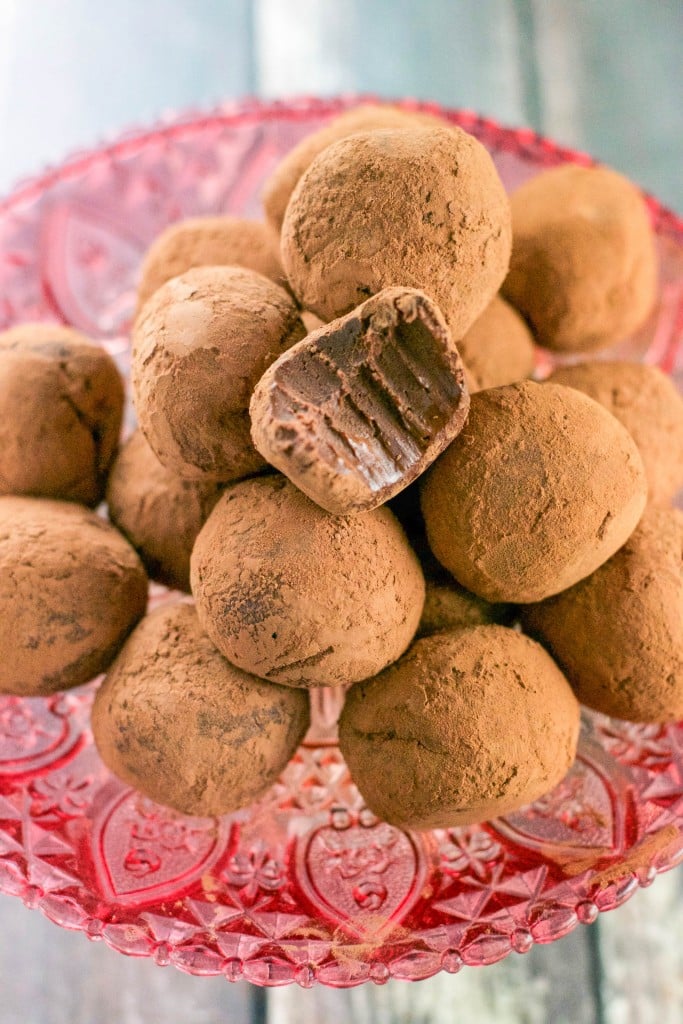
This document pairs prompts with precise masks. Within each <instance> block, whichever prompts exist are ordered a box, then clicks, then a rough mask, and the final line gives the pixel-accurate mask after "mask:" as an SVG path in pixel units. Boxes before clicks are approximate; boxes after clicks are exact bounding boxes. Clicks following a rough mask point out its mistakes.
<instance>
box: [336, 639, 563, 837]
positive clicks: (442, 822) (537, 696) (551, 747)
mask: <svg viewBox="0 0 683 1024" xmlns="http://www.w3.org/2000/svg"><path fill="white" fill-rule="evenodd" d="M578 735H579V704H578V701H577V700H576V697H575V696H574V694H573V693H572V691H571V688H570V686H569V684H568V683H567V681H566V679H565V678H564V676H563V675H562V673H561V672H560V670H559V668H558V667H557V666H556V665H555V663H554V662H553V660H552V659H551V658H550V656H549V655H548V654H546V652H545V651H544V650H543V648H542V647H541V646H540V644H536V643H534V642H533V641H532V640H530V639H529V638H528V637H525V636H522V634H520V633H517V632H515V631H514V630H512V629H506V628H505V627H504V626H477V627H475V628H473V629H465V630H460V631H458V632H455V633H438V634H436V635H435V636H430V637H425V638H424V639H422V640H417V641H416V642H415V643H414V644H413V645H412V647H411V648H410V649H409V651H408V652H407V653H406V654H405V655H404V656H403V657H402V658H401V659H400V661H398V662H396V664H395V665H392V666H391V667H390V668H388V669H387V670H386V671H385V672H382V673H381V675H379V676H378V677H377V678H376V679H371V680H368V681H366V682H362V683H357V684H356V686H353V687H351V689H350V690H349V692H348V694H347V695H346V703H345V705H344V708H343V709H342V713H341V717H340V720H339V746H340V749H341V752H342V754H343V755H344V758H345V760H346V763H347V765H348V768H349V771H350V773H351V777H352V779H353V781H354V782H355V783H356V785H357V786H358V789H359V790H360V792H361V795H362V796H363V798H364V799H365V801H366V802H367V805H368V807H369V808H370V810H371V811H373V812H374V813H375V814H376V815H378V816H379V817H380V818H382V819H383V820H385V821H388V822H390V823H391V824H392V825H397V826H398V827H400V828H412V829H432V828H450V827H452V826H456V825H470V824H474V823H475V822H481V821H485V820H487V819H489V818H492V817H496V816H498V815H501V814H508V813H510V811H514V810H516V809H517V808H518V807H520V806H522V805H523V804H527V803H530V802H531V801H533V800H535V799H537V798H538V797H540V796H542V795H543V794H544V793H547V792H548V791H549V790H551V789H552V788H553V786H555V785H556V784H557V783H558V782H560V780H561V779H562V778H563V776H564V775H565V774H566V773H567V771H568V770H569V768H570V767H571V765H572V763H573V761H574V757H575V755H576V746H577V742H578Z"/></svg>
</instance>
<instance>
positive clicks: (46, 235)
mask: <svg viewBox="0 0 683 1024" xmlns="http://www.w3.org/2000/svg"><path fill="white" fill-rule="evenodd" d="M353 102H357V100H355V101H354V100H351V99H346V100H334V101H324V102H323V101H317V100H308V99H307V100H302V101H299V102H292V103H287V104H268V105H261V104H257V103H251V102H248V103H245V104H240V105H235V106H226V107H224V108H221V109H219V110H217V111H215V112H214V113H211V114H208V115H201V116H188V117H182V118H177V119H174V120H172V121H169V122H168V123H164V124H160V125H157V126H156V127H155V128H154V129H153V130H151V131H145V132H134V133H132V134H130V135H128V136H126V137H125V138H123V139H120V140H119V141H117V142H116V143H115V144H113V145H110V146H105V147H102V148H100V149H97V150H95V151H93V152H89V153H85V154H79V155H77V156H75V157H73V158H72V159H70V160H68V161H67V162H66V163H64V164H63V165H62V166H60V167H58V168H56V169H54V170H52V171H49V172H47V173H45V174H44V175H43V176H42V177H40V178H38V179H36V180H35V181H31V182H29V183H27V184H24V185H22V186H21V187H19V188H18V189H17V190H16V191H15V192H14V194H13V195H11V196H10V197H9V199H7V200H5V201H4V202H2V203H0V329H3V328H5V327H8V326H10V325H12V324H14V323H18V322H21V321H25V320H36V319H40V320H56V321H65V322H67V323H70V324H73V325H75V326H76V327H78V328H80V329H82V330H83V331H85V332H86V333H89V334H91V335H93V336H96V337H99V338H101V339H102V340H103V343H104V344H105V345H106V346H107V348H108V349H109V350H110V351H111V352H112V353H113V354H114V355H115V356H116V358H117V359H118V360H120V365H121V367H122V369H123V370H124V371H126V370H127V356H128V339H127V335H126V330H127V326H128V323H129V318H130V314H131V310H132V308H133V303H134V282H135V277H136V272H137V269H138V266H139V263H140V259H141V256H142V253H143V252H144V250H145V248H146V246H147V245H148V244H149V242H150V241H151V240H152V239H153V238H154V237H155V235H156V234H157V233H158V232H159V231H160V230H161V229H162V228H163V227H164V226H165V225H166V224H168V223H169V222H170V221H173V220H176V219H177V218H179V217H184V216H188V215H196V214H213V213H222V212H230V213H239V214H246V215H252V216H257V217H258V216H259V215H260V209H259V199H258V197H259V190H260V186H261V183H262V182H263V180H264V178H265V176H266V175H267V174H268V172H269V171H270V170H271V168H272V167H273V166H274V165H275V164H276V162H277V161H278V159H279V158H280V157H281V156H282V154H283V153H285V152H286V151H287V150H288V149H289V148H290V147H291V146H292V145H293V144H294V143H295V142H296V141H297V140H298V139H300V138H301V137H302V136H303V135H305V134H307V133H308V132H310V131H311V130H313V129H315V128H317V127H319V126H320V125H321V124H322V123H323V122H324V121H325V120H326V119H328V118H329V117H330V116H331V115H333V114H335V113H337V112H338V111H340V110H342V109H344V108H345V107H346V106H349V105H351V104H352V103H353ZM404 105H405V106H407V107H419V108H420V109H425V110H432V111H437V109H438V108H436V107H434V106H433V105H425V104H422V105H420V104H413V103H406V104H404ZM438 112H439V113H441V114H442V115H443V116H444V117H446V118H447V119H448V120H449V121H451V122H453V123H456V124H460V125H462V126H463V127H464V128H465V129H467V130H468V131H470V132H472V133H474V134H475V135H476V136H477V137H478V138H479V139H480V140H481V141H482V142H483V143H484V144H485V145H486V146H487V147H488V148H489V150H490V151H491V153H492V154H493V157H494V159H495V161H496V164H497V166H498V169H499V171H500V174H501V175H502V178H503V180H504V182H505V184H506V185H507V186H508V187H509V188H512V187H514V186H516V185H517V184H519V183H520V182H521V181H523V180H524V179H526V178H528V177H529V176H531V175H533V174H534V173H536V172H537V171H538V170H539V169H540V168H543V167H549V166H552V165H555V164H558V163H562V162H563V161H568V160H571V161H578V162H580V163H590V159H589V158H588V157H587V156H585V155H583V154H580V153H574V152H570V151H568V150H566V149H561V148H560V147H558V146H556V145H554V144H553V143H552V142H549V141H548V140H546V139H542V138H539V137H538V136H537V135H535V134H534V133H533V132H531V131H527V130H517V131H513V130H509V129H505V128H501V127H500V126H498V125H497V124H494V123H493V122H491V121H489V120H485V119H483V118H480V117H477V116H476V115H474V114H472V113H468V112H464V111H459V112H458V111H449V110H438ZM648 203H649V207H650V211H651V214H652V218H653V222H654V225H655V228H656V231H657V236H658V240H659V248H660V253H661V265H662V271H661V286H660V292H659V304H658V307H657V309H656V311H655V313H654V314H653V316H652V317H651V319H650V321H649V323H648V324H647V325H646V326H645V328H644V329H643V330H641V331H640V332H639V333H638V335H637V336H636V337H633V338H630V339H626V340H625V341H624V343H623V344H622V345H621V346H619V349H618V351H619V352H620V353H621V354H623V355H626V356H627V357H629V358H640V359H644V360H646V361H648V362H651V363H657V364H659V365H660V366H662V367H663V368H664V369H665V370H667V371H668V372H669V373H672V374H674V375H677V376H678V379H679V380H680V378H681V375H682V374H683V345H681V328H682V326H683V222H681V220H679V219H677V218H676V217H675V216H674V215H673V214H671V213H670V212H668V211H667V210H665V209H664V208H663V207H662V206H660V204H659V203H657V202H656V201H655V200H654V199H651V198H648ZM542 369H543V368H541V370H542ZM152 596H153V599H154V600H157V601H159V600H164V599H165V593H164V592H163V591H161V589H160V588H154V592H153V595H152ZM92 694H93V688H92V686H89V687H82V688H80V689H79V690H75V691H72V692H70V693H66V694H63V695H58V696H56V697H53V698H51V699H46V700H38V699H34V700H20V699H17V698H12V697H4V698H0V890H1V891H3V892H5V893H9V894H12V895H16V896H19V897H20V898H21V899H23V900H24V902H25V903H26V904H27V905H28V906H31V907H38V908H39V909H40V910H42V912H43V913H44V914H46V915H47V916H48V917H49V918H50V919H51V920H53V921H55V922H56V923H57V924H59V925H62V926H63V927H65V928H72V929H80V930H82V931H84V932H85V933H86V934H87V936H88V937H89V938H91V939H104V941H105V942H107V943H108V944H109V945H110V946H112V947H113V948H115V949H117V950H120V951H121V952H123V953H127V954H130V955H133V956H149V957H153V958H154V959H155V960H156V961H157V963H159V964H168V963H171V964H173V965H175V966H176V967H178V968H180V969H181V970H184V971H187V972H189V973H191V974H197V975H214V974H223V975H224V976H225V977H226V978H228V979H230V980H236V979H238V978H246V979H248V980H249V981H251V982H254V983H256V984H259V985H282V984H287V983H289V982H298V983H299V984H300V985H303V986H309V985H311V984H313V982H315V981H316V980H317V981H319V982H322V983H324V984H327V985H331V986H338V987H342V986H349V985H357V984H359V983H362V982H364V981H368V980H371V981H374V982H378V983H381V982H384V981H386V980H387V979H388V978H390V977H394V978H404V979H420V978H427V977H429V976H430V975H433V974H435V973H436V972H438V971H441V970H445V971H449V972H456V971H458V970H459V969H460V967H461V966H462V965H463V964H478V965H483V964H490V963H493V962H495V961H497V960H500V959H502V958H503V957H505V956H506V955H507V954H508V953H510V952H511V951H512V950H515V951H517V952H520V953H522V952H525V951H527V950H528V949H529V948H530V947H531V945H532V943H534V942H551V941H553V940H555V939H558V938H560V937H561V936H563V935H565V934H566V933H567V932H569V931H571V929H572V928H574V927H575V926H576V925H577V924H578V923H580V922H583V923H588V922H590V921H593V920H594V919H595V917H596V916H597V914H598V913H599V911H601V910H611V909H613V908H614V907H617V906H619V904H620V903H622V902H624V901H625V900H626V899H628V897H629V896H630V895H631V894H632V893H633V892H634V891H635V890H636V889H637V887H638V886H639V885H643V886H644V885H648V884H649V883H650V882H652V880H653V879H654V877H655V876H656V874H657V872H659V871H664V870H667V869H668V868H671V867H673V866H674V865H675V864H677V863H678V862H679V861H680V860H681V859H683V835H682V832H683V724H681V725H676V726H657V725H633V724H627V723H623V722H617V721H612V720H609V719H607V718H604V717H602V716H600V715H595V714H588V713H587V714H586V715H585V717H584V723H583V730H582V739H581V746H580V753H579V757H578V760H577V762H576V765H575V767H574V768H573V769H572V771H571V772H570V773H569V775H568V776H567V777H566V778H565V780H564V781H563V782H562V783H561V784H560V785H559V786H558V787H557V788H556V789H555V790H554V791H553V792H552V793H550V794H549V795H548V796H546V797H545V798H543V799H542V800H538V801H537V802H536V803H534V804H533V805H531V806H529V807H527V808H525V809H523V810H521V811H519V812H518V813H516V814H511V815H509V816H507V817H505V818H500V819H497V820H495V821H490V822H487V823H486V824H482V825H478V826H475V827H471V828H453V829H448V830H440V831H434V832H428V833H419V834H418V833H410V832H404V831H401V830H400V829H397V828H393V827H391V826H389V825H387V824H384V823H382V822H380V821H378V820H377V819H376V818H375V817H374V816H373V815H372V814H371V813H370V812H369V811H368V810H367V808H364V806H363V801H362V799H361V798H360V796H359V794H358V791H357V790H356V789H355V787H354V786H353V784H352V783H351V781H350V779H349V776H348V773H347V771H346V768H345V766H344V763H343V761H342V759H341V756H340V754H339V750H338V748H337V746H336V744H335V742H334V729H333V722H334V716H335V711H336V706H335V705H336V698H335V697H334V695H331V694H330V693H326V692H324V691H323V692H320V693H318V694H316V696H315V698H314V704H315V710H316V717H317V725H316V729H315V731H314V732H313V733H312V734H311V737H310V738H309V740H308V741H307V742H305V743H304V745H303V746H302V747H301V749H300V750H299V751H298V753H297V755H296V756H295V758H294V759H293V761H292V762H291V763H290V764H289V766H288V767H287V769H286V770H285V772H284V773H283V775H282V777H281V779H280V780H279V782H278V783H277V784H276V785H275V786H274V787H273V788H272V789H271V790H270V791H269V792H268V793H267V795H266V796H265V797H264V798H263V799H262V800H261V801H260V802H259V803H258V804H255V805H254V806H252V807H250V808H248V809H246V810H244V811H242V812H240V813H238V814H235V815H231V816H228V817H225V818H222V819H202V818H189V817H183V816H182V815H179V814H175V813H173V812H171V811H168V810H166V809H164V808H162V807H159V806H157V805H155V804H153V803H151V802H150V801H149V800H146V799H144V798H143V797H141V796H139V795H138V794H137V793H135V792H134V791H133V790H131V789H129V788H127V787H126V786H124V785H123V784H121V783H120V782H118V781H117V780H116V779H115V778H113V777H112V776H111V775H110V774H109V772H108V771H107V770H106V769H105V768H104V766H103V765H102V763H101V761H100V760H99V758H98V756H97V753H96V751H95V749H94V747H93V745H92V739H91V734H90V731H89V725H88V715H89V708H90V703H91V700H92Z"/></svg>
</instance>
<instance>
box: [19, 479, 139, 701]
mask: <svg viewBox="0 0 683 1024" xmlns="http://www.w3.org/2000/svg"><path fill="white" fill-rule="evenodd" d="M146 604H147V577H146V575H145V571H144V569H143V567H142V563H141V561H140V559H139V558H138V556H137V554H136V553H135V551H134V550H133V549H132V547H131V546H130V545H129V544H128V542H127V541H126V540H125V539H124V538H123V537H122V536H121V534H120V533H119V532H118V530H115V529H114V527H113V526H110V524H109V523H107V522H106V521H105V520H104V519H101V518H100V516H98V515H96V514H95V513H94V512H90V511H89V510H88V509H85V508H83V507H82V506H81V505H75V504H70V503H69V502H62V501H50V500H48V499H43V498H16V497H3V498H0V693H11V694H17V695H18V696H20V697H37V696H45V695H47V694H51V693H55V692H56V691H58V690H66V689H68V688H69V687H72V686H79V685H80V684H81V683H87V682H88V681H89V680H90V679H92V678H93V677H94V676H96V675H97V674H98V673H99V672H102V671H104V670H105V669H106V668H107V667H108V666H109V664H110V662H111V661H112V660H113V658H114V656H115V655H116V653H117V652H118V650H119V648H120V647H121V645H122V644H123V642H124V640H125V639H126V637H127V636H128V634H129V633H130V631H131V629H132V628H133V627H134V626H135V624H136V622H137V621H138V620H139V619H140V618H141V617H142V615H144V612H145V606H146Z"/></svg>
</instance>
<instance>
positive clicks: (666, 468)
mask: <svg viewBox="0 0 683 1024" xmlns="http://www.w3.org/2000/svg"><path fill="white" fill-rule="evenodd" d="M548 380H550V381H552V382H553V383H555V384H564V385H565V386H566V387H570V388H576V389H577V390H578V391H583V393H584V394H585V395H588V396H589V397H590V398H592V399H594V400H595V401H596V402H599V403H600V405H604V407H605V408H606V409H608V410H609V411H610V412H611V413H612V415H613V416H616V418H617V419H618V420H619V422H620V423H623V425H624V426H625V427H626V429H627V430H628V432H629V434H630V435H631V437H632V438H633V440H634V441H635V442H636V445H637V446H638V451H639V452H640V454H641V456H642V459H643V465H644V466H645V474H646V476H647V485H648V500H649V501H650V502H651V503H654V504H667V503H668V502H670V501H671V499H672V498H673V497H674V495H675V494H676V492H677V491H678V490H679V489H680V488H681V487H683V397H681V395H680V394H679V392H678V391H677V389H676V385H675V384H674V382H673V380H672V379H671V378H670V377H667V376H666V374H664V373H662V371H661V370H660V369H659V368H658V367H656V366H646V365H645V364H643V363H625V362H611V361H610V362H607V361H605V362H602V361H601V362H595V363H575V364H574V365H573V366H562V367H559V368H558V369H556V370H555V371H554V373H552V374H551V375H550V377H549V378H548Z"/></svg>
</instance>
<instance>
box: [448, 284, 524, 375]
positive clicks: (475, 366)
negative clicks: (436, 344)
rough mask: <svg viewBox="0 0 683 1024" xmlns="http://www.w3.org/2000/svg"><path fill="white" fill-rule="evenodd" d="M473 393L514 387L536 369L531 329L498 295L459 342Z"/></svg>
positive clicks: (459, 349) (459, 350) (459, 348)
mask: <svg viewBox="0 0 683 1024" xmlns="http://www.w3.org/2000/svg"><path fill="white" fill-rule="evenodd" d="M458 352H459V353H460V355H461V357H462V361H463V362H464V364H465V378H466V380H467V385H468V387H469V390H470V393H471V394H473V393H474V392H475V391H484V390H485V389H486V388H497V387H502V386H503V385H504V384H515V383H516V382H517V381H519V380H524V379H525V378H526V377H530V376H531V374H532V372H533V369H534V342H533V338H532V336H531V332H530V331H529V328H528V327H527V325H526V324H525V322H524V320H522V318H521V316H520V315H519V313H517V312H516V311H515V310H514V309H513V308H512V306H511V305H510V303H509V302H506V301H505V299H504V298H502V296H500V295H495V296H494V297H493V299H492V300H491V302H490V303H489V304H488V306H487V307H486V309H485V310H484V312H483V313H482V314H481V316H480V317H478V318H477V319H476V320H475V321H474V323H473V324H472V326H471V327H470V329H469V331H468V332H467V333H466V334H465V335H464V336H463V337H462V338H461V339H460V341H458Z"/></svg>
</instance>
